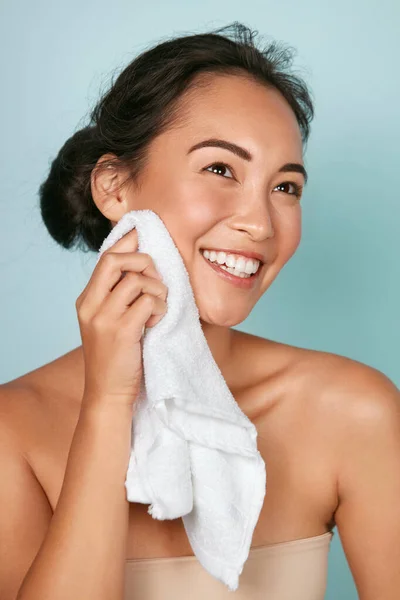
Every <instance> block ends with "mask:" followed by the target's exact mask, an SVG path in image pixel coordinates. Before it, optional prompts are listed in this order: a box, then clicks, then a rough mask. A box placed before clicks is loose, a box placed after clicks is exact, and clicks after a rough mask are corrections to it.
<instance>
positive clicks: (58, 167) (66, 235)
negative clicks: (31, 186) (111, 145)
mask: <svg viewBox="0 0 400 600" xmlns="http://www.w3.org/2000/svg"><path fill="white" fill-rule="evenodd" d="M101 154H102V151H101V148H100V144H99V142H98V137H97V127H95V126H91V125H88V126H86V127H84V128H83V129H81V130H79V131H77V132H76V133H74V134H73V135H72V136H71V137H70V138H69V139H68V140H67V141H66V142H65V144H64V145H63V146H62V148H61V150H60V151H59V153H58V155H57V156H56V158H55V159H54V160H53V162H52V163H51V166H50V171H49V174H48V177H47V179H46V180H45V181H44V182H43V183H42V184H41V186H40V188H39V198H40V211H41V215H42V219H43V221H44V224H45V226H46V228H47V230H48V232H49V233H50V235H51V236H52V237H53V239H54V240H55V241H56V242H57V243H58V244H60V245H61V246H63V247H64V248H71V246H73V245H74V243H75V242H79V244H78V245H79V246H80V247H81V249H83V250H85V247H88V249H90V250H98V249H99V247H100V245H101V242H102V241H103V240H104V238H105V237H106V236H107V235H108V233H109V231H110V230H111V224H110V222H109V220H108V219H107V218H106V217H104V215H103V214H102V213H101V212H100V211H99V210H98V208H97V206H96V205H95V203H94V202H93V198H92V193H91V185H90V180H91V178H90V174H91V171H92V169H93V163H94V162H96V161H97V160H98V158H100V156H101ZM81 241H83V242H84V244H83V245H82V244H81V243H80V242H81Z"/></svg>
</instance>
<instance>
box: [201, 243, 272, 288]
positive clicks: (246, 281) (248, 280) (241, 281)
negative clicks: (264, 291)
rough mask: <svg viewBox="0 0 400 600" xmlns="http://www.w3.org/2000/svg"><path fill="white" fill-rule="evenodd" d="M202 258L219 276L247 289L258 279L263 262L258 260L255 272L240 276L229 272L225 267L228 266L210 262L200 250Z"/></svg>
mask: <svg viewBox="0 0 400 600" xmlns="http://www.w3.org/2000/svg"><path fill="white" fill-rule="evenodd" d="M200 254H201V256H202V258H203V260H204V261H205V262H206V263H208V265H209V266H210V267H211V268H212V269H213V270H214V271H215V272H216V273H217V274H218V275H220V276H221V277H223V278H224V279H225V280H227V281H229V282H230V283H233V284H234V285H235V286H237V287H241V288H245V289H249V288H250V287H252V286H253V284H254V283H255V281H256V280H257V279H258V277H259V275H260V272H261V269H262V267H263V266H264V265H263V263H261V262H260V264H259V266H258V269H257V271H256V272H255V273H252V274H251V275H250V276H249V275H245V276H240V275H237V274H233V273H230V272H229V271H228V270H227V269H228V267H227V266H226V265H220V264H219V263H216V262H211V261H210V260H208V259H207V258H206V257H205V256H204V255H203V254H202V253H201V252H200Z"/></svg>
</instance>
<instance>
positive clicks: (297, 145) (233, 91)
mask: <svg viewBox="0 0 400 600" xmlns="http://www.w3.org/2000/svg"><path fill="white" fill-rule="evenodd" d="M196 84H199V85H196ZM179 109H180V110H181V118H180V124H179V127H178V128H177V130H176V131H175V134H177V140H175V141H178V140H179V137H180V139H181V140H186V141H198V138H200V137H202V136H215V137H217V136H221V137H225V138H228V139H230V140H231V141H235V142H236V143H239V144H241V145H243V146H245V147H246V148H248V149H249V150H250V151H253V152H254V153H257V152H259V151H260V149H261V150H264V149H265V150H275V151H279V150H282V152H283V153H285V154H287V153H290V154H291V155H292V157H293V158H296V157H297V158H301V155H302V139H301V132H300V128H299V125H298V122H297V119H296V116H295V114H294V112H293V110H292V108H291V107H290V105H289V103H288V102H287V101H286V99H285V98H284V97H283V96H282V94H281V93H280V92H279V91H278V90H277V89H275V88H268V87H267V86H266V85H263V84H261V83H259V82H257V81H255V80H254V79H252V78H250V77H246V76H240V75H219V74H218V75H215V74H207V75H206V76H202V77H199V78H198V79H197V81H196V82H195V85H194V86H193V87H191V88H190V89H189V90H188V91H187V92H186V93H185V94H184V96H183V97H182V98H181V101H180V103H179ZM178 114H179V110H178ZM182 130H184V132H185V135H184V136H182ZM179 132H180V133H179ZM171 135H172V136H173V137H174V131H173V130H171Z"/></svg>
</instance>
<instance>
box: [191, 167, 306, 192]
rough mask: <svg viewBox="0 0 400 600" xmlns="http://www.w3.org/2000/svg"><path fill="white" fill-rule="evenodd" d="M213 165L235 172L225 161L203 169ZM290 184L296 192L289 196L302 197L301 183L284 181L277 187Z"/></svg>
mask: <svg viewBox="0 0 400 600" xmlns="http://www.w3.org/2000/svg"><path fill="white" fill-rule="evenodd" d="M211 167H226V168H227V169H229V171H231V173H232V175H233V173H234V171H233V169H232V167H230V166H229V165H228V164H226V163H224V162H216V163H212V164H211V165H209V166H208V167H205V168H204V169H203V171H207V170H208V169H210V168H211ZM209 172H210V173H212V171H209ZM214 174H215V175H217V173H214ZM219 176H220V177H223V175H219ZM225 179H231V177H228V178H226V177H225ZM287 183H288V184H290V185H292V186H293V187H294V189H295V192H294V194H289V196H296V198H300V196H301V194H302V191H303V186H302V185H299V184H298V183H296V182H295V181H284V182H283V183H279V184H278V185H277V186H276V187H279V186H281V185H286V184H287Z"/></svg>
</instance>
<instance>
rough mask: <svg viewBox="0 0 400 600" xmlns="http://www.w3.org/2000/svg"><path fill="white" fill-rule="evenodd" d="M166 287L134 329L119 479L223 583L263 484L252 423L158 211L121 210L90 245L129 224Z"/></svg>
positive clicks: (246, 543) (228, 580) (231, 574)
mask: <svg viewBox="0 0 400 600" xmlns="http://www.w3.org/2000/svg"><path fill="white" fill-rule="evenodd" d="M135 227H136V229H137V235H138V252H145V253H147V254H149V255H150V256H151V257H152V259H153V262H154V265H155V267H156V269H157V271H158V272H159V273H160V275H161V276H162V279H163V282H164V284H165V285H166V286H167V288H168V296H167V312H166V313H165V315H164V316H163V318H162V319H161V321H159V322H158V323H157V324H156V325H155V326H154V327H147V328H145V331H144V337H143V372H144V378H143V379H144V381H143V379H142V385H141V391H140V394H139V397H138V401H137V405H136V410H135V416H134V418H133V423H132V449H131V455H130V461H129V467H128V471H127V475H126V481H125V487H126V490H127V499H128V501H129V502H140V503H142V504H150V506H149V509H148V512H149V514H151V515H152V517H153V518H154V519H160V520H163V519H176V518H178V517H182V520H183V524H184V527H185V531H186V534H187V536H188V539H189V542H190V544H191V547H192V549H193V552H194V554H195V556H196V557H197V559H198V560H199V562H200V563H201V565H202V566H203V567H204V568H205V569H206V570H207V571H208V572H209V573H210V574H211V575H213V576H214V577H215V578H216V579H218V580H220V581H222V582H223V583H225V584H226V585H227V586H228V588H229V589H230V590H231V591H234V590H236V589H237V588H238V580H239V575H240V574H241V572H242V570H243V565H244V563H245V561H246V560H247V557H248V555H249V551H250V547H251V541H252V537H253V531H254V528H255V526H256V524H257V521H258V518H259V515H260V512H261V508H262V504H263V500H264V496H265V491H266V469H265V463H264V460H263V458H262V456H261V454H260V453H259V451H258V449H257V430H256V427H255V426H254V424H253V423H252V422H251V421H250V419H249V418H248V417H246V415H245V414H244V413H243V412H242V410H241V409H240V408H239V405H238V404H237V402H236V400H235V399H234V397H233V396H232V394H231V392H230V390H229V388H228V386H227V385H226V382H225V380H224V378H223V376H222V373H221V371H220V369H219V368H218V366H217V364H216V362H215V360H214V358H213V356H212V354H211V351H210V348H209V346H208V344H207V340H206V338H205V336H204V334H203V331H202V328H201V324H200V321H199V318H200V317H199V312H198V308H197V306H196V303H195V299H194V295H193V290H192V287H191V285H190V281H189V276H188V272H187V270H186V268H185V265H184V262H183V260H182V257H181V255H180V253H179V251H178V249H177V247H176V245H175V243H174V241H173V240H172V238H171V236H170V234H169V232H168V230H167V228H166V226H165V225H164V223H163V221H162V220H161V219H160V217H159V216H158V215H157V214H156V213H154V212H153V211H151V210H133V211H130V212H128V213H126V214H125V215H124V216H123V217H122V218H121V219H120V221H119V222H118V223H117V224H116V225H115V227H114V228H113V229H112V231H111V232H110V233H109V235H108V236H107V238H106V239H105V240H104V242H103V244H102V246H101V248H100V250H99V253H98V260H99V258H100V256H101V254H102V253H103V252H104V251H105V250H107V249H109V248H110V247H111V246H112V245H113V244H114V243H115V242H117V240H119V239H120V238H121V237H123V236H124V235H125V234H126V233H128V231H130V230H131V229H133V228H135Z"/></svg>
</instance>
